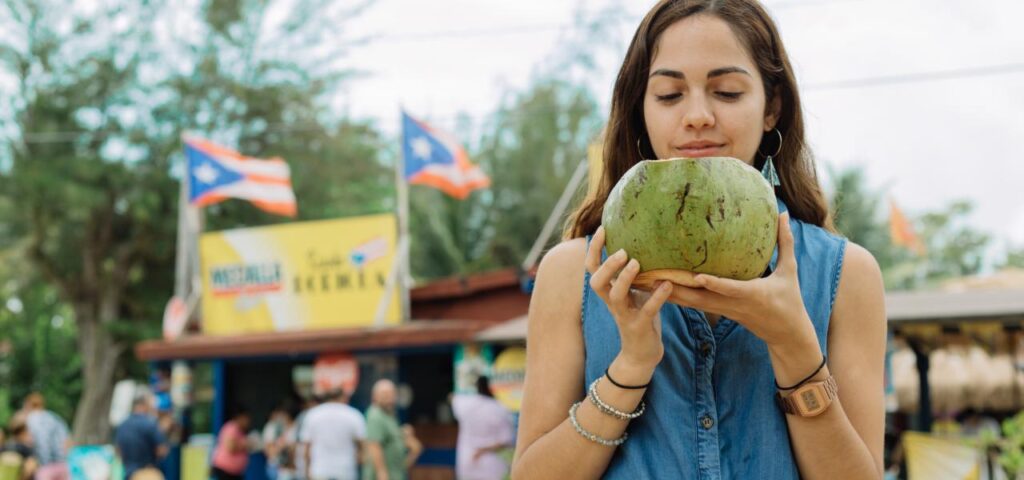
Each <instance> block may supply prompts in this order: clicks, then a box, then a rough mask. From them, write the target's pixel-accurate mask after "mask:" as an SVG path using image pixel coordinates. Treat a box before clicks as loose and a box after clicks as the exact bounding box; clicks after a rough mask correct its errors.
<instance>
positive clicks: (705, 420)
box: [700, 415, 715, 430]
mask: <svg viewBox="0 0 1024 480" xmlns="http://www.w3.org/2000/svg"><path fill="white" fill-rule="evenodd" d="M700 424H701V426H702V427H704V430H711V427H713V426H715V420H714V419H712V418H711V416H710V415H704V416H703V417H701V419H700Z"/></svg>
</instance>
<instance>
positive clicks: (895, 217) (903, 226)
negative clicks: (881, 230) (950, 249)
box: [889, 199, 927, 256]
mask: <svg viewBox="0 0 1024 480" xmlns="http://www.w3.org/2000/svg"><path fill="white" fill-rule="evenodd" d="M889 236H890V237H892V243H893V244H894V245H899V246H901V247H906V248H908V249H910V251H912V252H914V253H916V254H918V255H922V256H923V255H924V254H925V253H926V252H927V249H926V248H925V246H924V243H923V242H922V241H921V238H920V237H918V236H917V232H915V231H914V226H913V225H911V224H910V221H909V220H907V217H906V216H904V215H903V212H902V211H900V209H899V207H897V206H896V202H895V201H893V200H892V199H890V200H889Z"/></svg>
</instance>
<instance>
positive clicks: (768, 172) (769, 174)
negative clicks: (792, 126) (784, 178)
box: [757, 128, 782, 187]
mask: <svg viewBox="0 0 1024 480" xmlns="http://www.w3.org/2000/svg"><path fill="white" fill-rule="evenodd" d="M775 134H776V135H778V137H779V146H778V148H776V149H775V153H774V154H773V155H767V156H766V157H765V160H764V166H763V167H761V175H762V176H764V179H765V180H767V181H768V183H770V184H771V185H772V186H773V187H778V186H780V185H782V182H781V181H779V173H778V172H777V171H776V170H775V162H774V161H772V157H777V156H779V152H781V151H782V132H780V131H779V129H777V128H776V129H775ZM757 153H761V149H760V147H758V149H757ZM762 155H764V154H763V153H762Z"/></svg>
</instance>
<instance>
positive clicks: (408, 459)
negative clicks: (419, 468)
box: [402, 425, 423, 469]
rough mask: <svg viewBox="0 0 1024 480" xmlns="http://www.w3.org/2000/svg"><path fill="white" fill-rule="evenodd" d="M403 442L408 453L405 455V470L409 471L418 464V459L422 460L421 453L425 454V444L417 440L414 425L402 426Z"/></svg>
mask: <svg viewBox="0 0 1024 480" xmlns="http://www.w3.org/2000/svg"><path fill="white" fill-rule="evenodd" d="M402 441H403V442H404V443H405V448H406V450H407V451H408V453H406V455H405V468H407V469H408V468H411V467H412V466H413V465H415V464H416V459H418V458H420V453H423V443H421V442H420V440H419V439H418V438H416V432H415V430H413V428H412V425H403V426H402Z"/></svg>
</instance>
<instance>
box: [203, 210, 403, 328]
mask: <svg viewBox="0 0 1024 480" xmlns="http://www.w3.org/2000/svg"><path fill="white" fill-rule="evenodd" d="M395 240H396V235H395V218H394V216H392V215H372V216H366V217H353V218H347V219H340V220H323V221H316V222H302V223H290V224H285V225H277V226H271V227H259V228H246V229H239V230H227V231H223V232H216V233H208V234H205V235H203V236H202V238H201V239H200V247H199V248H200V254H201V258H202V262H201V263H202V274H203V331H204V332H205V333H208V334H212V335H223V334H237V333H251V332H275V331H288V330H311V329H319V328H333V327H355V326H366V325H372V324H373V322H374V320H375V319H374V317H375V315H376V313H377V308H378V306H379V305H380V302H381V300H382V299H383V295H384V290H385V284H386V282H387V278H388V275H389V274H390V272H391V268H392V264H393V263H394V262H395V249H396V241H395ZM399 317H400V310H399V303H398V289H397V288H396V289H394V290H393V291H392V298H391V299H390V301H389V305H388V307H387V310H386V314H385V316H384V321H385V323H388V324H395V323H398V322H399V321H400V318H399Z"/></svg>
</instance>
